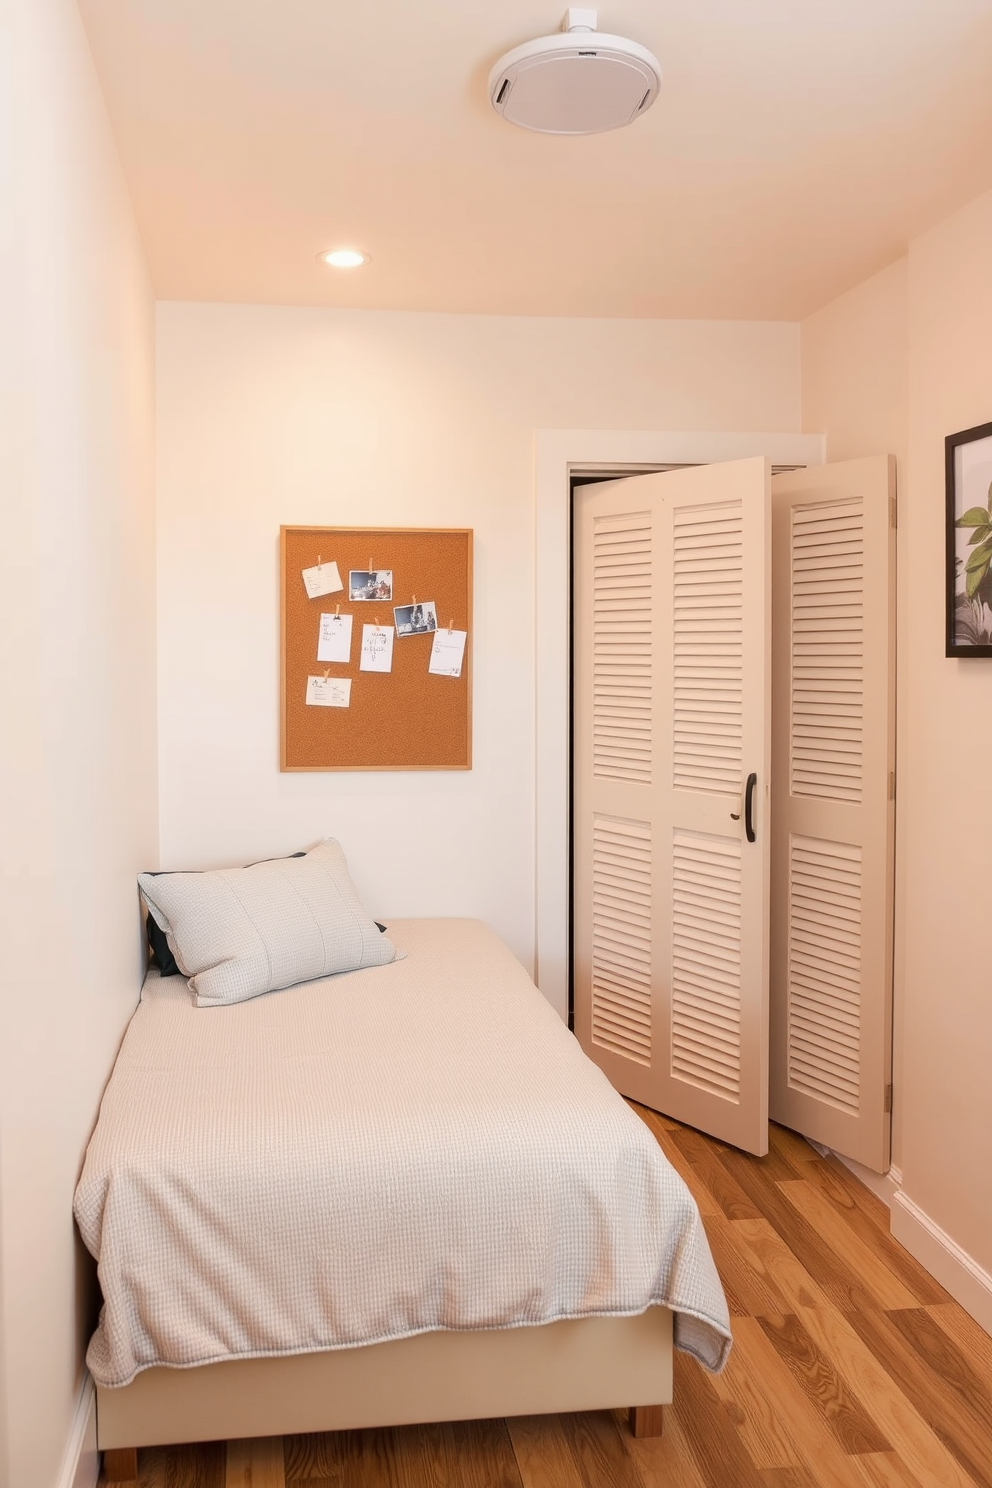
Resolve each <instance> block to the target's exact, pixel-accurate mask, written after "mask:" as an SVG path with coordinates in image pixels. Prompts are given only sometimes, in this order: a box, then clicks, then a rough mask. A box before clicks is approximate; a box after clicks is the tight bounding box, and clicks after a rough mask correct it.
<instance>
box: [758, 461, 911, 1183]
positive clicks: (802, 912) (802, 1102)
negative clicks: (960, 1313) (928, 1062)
mask: <svg viewBox="0 0 992 1488" xmlns="http://www.w3.org/2000/svg"><path fill="white" fill-rule="evenodd" d="M772 523H773V532H774V548H773V563H772V569H773V575H774V584H773V588H774V604H773V618H772V638H773V654H774V668H775V670H774V684H773V690H774V707H773V717H774V725H773V726H774V736H773V748H772V833H773V840H772V983H771V998H772V1014H771V1041H772V1042H771V1103H770V1104H771V1115H772V1117H773V1119H774V1120H776V1121H781V1122H783V1123H784V1124H785V1125H786V1126H791V1127H793V1128H795V1129H796V1130H797V1131H801V1132H803V1133H804V1134H805V1135H806V1136H809V1137H812V1138H813V1139H814V1140H815V1141H819V1142H823V1143H825V1144H826V1145H827V1146H828V1147H833V1148H835V1149H836V1151H838V1152H843V1153H844V1154H846V1156H848V1157H853V1158H855V1159H857V1161H859V1162H862V1163H864V1164H865V1165H866V1166H867V1167H869V1168H874V1169H875V1170H876V1171H877V1172H884V1170H885V1169H886V1168H887V1167H888V1165H889V1132H890V1125H891V1123H890V1119H889V1110H890V1106H891V1101H890V1095H891V1084H890V1080H891V1027H892V915H893V908H892V898H893V871H894V859H893V846H894V833H895V799H894V798H895V774H894V771H895V538H896V533H895V462H894V460H893V459H892V458H891V457H890V456H884V455H883V456H876V457H874V458H872V459H865V460H851V461H846V462H844V463H842V464H837V465H821V466H817V467H814V468H812V469H809V470H797V471H793V472H790V473H789V474H784V475H777V476H774V477H773V479H772Z"/></svg>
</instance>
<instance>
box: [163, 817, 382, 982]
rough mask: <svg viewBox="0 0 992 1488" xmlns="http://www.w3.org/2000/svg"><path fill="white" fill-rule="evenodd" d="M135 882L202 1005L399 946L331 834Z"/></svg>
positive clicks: (376, 959) (375, 958) (355, 964)
mask: <svg viewBox="0 0 992 1488" xmlns="http://www.w3.org/2000/svg"><path fill="white" fill-rule="evenodd" d="M138 883H139V884H140V885H141V892H142V894H143V895H144V896H145V900H146V902H147V904H148V912H149V914H150V915H152V916H154V918H155V921H156V923H157V924H158V925H159V926H160V928H161V929H162V930H164V932H165V934H166V938H167V940H168V944H169V949H170V950H171V951H172V953H173V955H174V956H175V958H176V962H177V964H178V966H179V969H180V971H181V972H182V974H183V976H186V977H189V984H190V987H191V988H192V989H193V992H194V993H195V995H196V1002H197V1006H198V1007H212V1006H215V1005H220V1004H223V1003H231V1002H244V1001H245V1000H246V999H247V998H249V997H258V996H259V995H260V994H261V993H263V992H274V991H276V990H277V989H278V988H280V987H290V986H292V985H293V984H294V983H295V982H309V981H312V980H313V978H315V977H325V976H332V975H333V974H335V973H336V972H340V971H357V970H358V968H359V967H362V966H382V965H384V964H385V963H386V962H387V961H392V960H393V959H394V957H395V955H396V950H395V947H394V946H393V944H392V942H391V941H390V940H389V939H388V938H387V937H386V936H385V935H382V934H380V932H379V928H378V926H377V925H376V922H375V920H373V919H372V918H371V917H370V916H369V915H368V914H367V913H366V912H365V910H364V909H363V907H362V905H361V902H360V901H359V898H358V895H357V893H356V892H355V886H354V884H353V883H352V881H351V878H350V876H349V874H348V866H347V864H346V863H345V860H344V853H343V852H342V851H341V848H340V846H339V845H338V843H337V842H335V841H334V839H333V838H328V839H327V841H326V842H322V843H321V844H320V846H319V847H315V848H314V849H313V851H312V852H308V853H304V854H303V855H302V856H299V857H295V858H275V859H273V860H272V861H271V862H267V863H255V864H253V865H252V866H251V867H250V868H221V869H218V870H216V871H215V872H210V873H139V875H138Z"/></svg>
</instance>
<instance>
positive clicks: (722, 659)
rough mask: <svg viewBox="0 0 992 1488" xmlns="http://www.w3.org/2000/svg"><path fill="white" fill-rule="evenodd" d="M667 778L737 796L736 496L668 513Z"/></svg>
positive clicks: (739, 537) (739, 531)
mask: <svg viewBox="0 0 992 1488" xmlns="http://www.w3.org/2000/svg"><path fill="white" fill-rule="evenodd" d="M673 524H674V531H673V564H674V577H673V611H672V644H673V662H674V695H673V784H674V785H675V787H676V789H679V790H688V791H703V792H716V793H719V794H722V795H733V794H736V793H737V792H738V791H739V790H740V788H741V775H742V759H741V747H742V716H741V710H742V700H743V670H742V668H743V654H742V630H741V621H742V613H743V612H742V598H743V587H742V586H743V557H742V554H743V549H742V542H743V527H742V516H741V507H740V503H739V502H735V503H728V504H726V505H714V506H708V507H702V508H694V507H689V506H684V507H678V508H676V510H675V511H674V513H673Z"/></svg>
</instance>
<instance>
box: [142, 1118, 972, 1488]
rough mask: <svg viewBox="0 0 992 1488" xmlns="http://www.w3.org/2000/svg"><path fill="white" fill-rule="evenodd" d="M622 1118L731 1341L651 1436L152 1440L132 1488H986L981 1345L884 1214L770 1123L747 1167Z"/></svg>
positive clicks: (446, 1434) (723, 1151)
mask: <svg viewBox="0 0 992 1488" xmlns="http://www.w3.org/2000/svg"><path fill="white" fill-rule="evenodd" d="M635 1109H636V1110H638V1111H639V1114H640V1115H641V1116H642V1118H643V1119H644V1120H645V1121H646V1122H647V1123H648V1125H649V1126H650V1127H651V1129H652V1131H654V1132H655V1134H656V1136H657V1138H658V1141H659V1142H660V1143H661V1146H662V1147H663V1148H664V1150H665V1152H666V1153H667V1154H668V1156H669V1158H670V1159H671V1161H672V1162H673V1163H674V1165H675V1166H676V1167H677V1168H678V1169H679V1171H680V1172H681V1173H682V1175H683V1177H684V1178H685V1179H686V1181H687V1183H688V1184H689V1187H690V1188H691V1189H692V1191H693V1193H694V1194H695V1196H696V1200H697V1202H698V1204H699V1207H700V1210H701V1211H702V1215H703V1219H704V1221H705V1224H706V1229H707V1232H708V1234H709V1237H710V1244H711V1246H712V1249H713V1254H714V1257H715V1259H716V1263H717V1266H718V1268H719V1271H720V1275H721V1277H722V1278H723V1284H724V1287H725V1288H726V1292H727V1297H728V1299H729V1302H730V1311H731V1314H732V1321H733V1331H734V1340H735V1346H734V1350H733V1353H732V1355H731V1359H730V1363H729V1364H728V1366H727V1368H726V1370H725V1371H724V1373H723V1374H722V1375H718V1376H712V1375H708V1374H706V1373H705V1371H704V1370H702V1369H701V1368H700V1367H699V1366H698V1365H697V1364H695V1363H694V1362H693V1361H692V1360H690V1359H687V1358H685V1357H684V1356H683V1355H681V1354H677V1355H676V1359H675V1404H674V1406H673V1407H672V1408H671V1409H670V1410H668V1411H667V1412H666V1420H665V1434H664V1436H663V1437H662V1438H661V1439H657V1440H648V1441H635V1440H634V1439H633V1438H632V1437H631V1436H630V1434H629V1432H628V1430H627V1425H626V1420H625V1417H624V1413H623V1412H620V1413H612V1412H608V1411H602V1412H598V1413H592V1414H589V1415H577V1416H548V1417H542V1416H535V1417H530V1418H526V1419H515V1420H509V1421H478V1422H471V1423H468V1424H461V1425H438V1426H423V1427H407V1428H403V1429H399V1430H392V1431H355V1432H338V1433H334V1434H327V1435H324V1436H309V1437H286V1438H285V1439H283V1438H269V1439H266V1440H259V1441H254V1442H229V1443H227V1444H223V1443H221V1444H214V1445H209V1446H193V1447H183V1448H175V1447H168V1448H149V1449H146V1450H144V1451H143V1452H142V1453H141V1454H140V1457H139V1479H138V1481H139V1483H140V1484H141V1485H142V1488H235V1485H236V1488H284V1485H289V1484H294V1483H305V1484H307V1485H308V1488H460V1485H464V1488H621V1485H622V1488H704V1485H705V1488H821V1485H822V1488H976V1485H978V1488H992V1339H989V1337H988V1335H987V1334H985V1333H983V1332H982V1330H981V1329H980V1328H979V1327H978V1325H977V1324H976V1323H974V1322H973V1321H972V1320H971V1318H969V1317H968V1315H967V1314H966V1313H965V1312H964V1311H963V1310H962V1309H961V1308H960V1307H958V1306H957V1304H956V1303H955V1302H952V1301H951V1299H950V1298H949V1297H948V1295H947V1293H946V1292H944V1291H943V1290H942V1289H941V1287H939V1286H938V1285H937V1283H936V1282H935V1281H933V1280H932V1279H931V1277H930V1276H928V1275H927V1273H926V1272H925V1271H924V1270H923V1269H922V1267H920V1266H919V1265H917V1263H916V1262H915V1261H914V1260H913V1259H912V1258H911V1257H910V1256H909V1255H908V1254H907V1252H906V1251H904V1250H903V1249H902V1247H901V1246H899V1245H898V1244H896V1242H895V1241H893V1240H892V1239H891V1237H890V1236H889V1233H888V1211H887V1210H886V1208H885V1206H884V1205H883V1204H882V1203H881V1202H880V1201H879V1200H877V1199H876V1198H875V1197H874V1196H873V1195H872V1194H871V1193H869V1192H868V1190H867V1189H865V1188H863V1187H862V1186H861V1184H859V1183H858V1182H856V1180H855V1179H853V1178H852V1177H851V1176H850V1175H849V1174H848V1173H847V1171H846V1170H845V1169H844V1168H843V1167H841V1166H840V1164H839V1163H836V1162H835V1161H834V1160H828V1161H824V1160H822V1159H821V1158H819V1157H818V1156H817V1154H816V1153H815V1152H814V1151H813V1149H812V1148H811V1147H809V1146H808V1145H807V1144H806V1143H805V1142H803V1141H802V1140H801V1139H800V1138H799V1137H796V1136H795V1135H793V1134H792V1133H791V1132H788V1131H785V1130H784V1129H782V1128H780V1127H773V1128H772V1132H771V1141H772V1147H771V1151H770V1152H769V1155H768V1156H767V1157H765V1158H750V1157H745V1156H744V1155H743V1154H742V1153H739V1152H737V1151H735V1150H734V1149H733V1148H727V1147H723V1146H721V1145H720V1144H719V1143H717V1142H714V1141H711V1140H710V1139H709V1138H707V1137H702V1136H700V1135H699V1133H698V1132H695V1131H692V1130H690V1129H689V1128H686V1127H681V1126H679V1125H678V1124H677V1123H676V1122H673V1121H669V1120H668V1119H667V1118H665V1117H659V1116H655V1115H654V1114H653V1113H651V1112H648V1111H644V1110H641V1109H640V1108H639V1107H635Z"/></svg>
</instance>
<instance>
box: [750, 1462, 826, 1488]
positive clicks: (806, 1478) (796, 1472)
mask: <svg viewBox="0 0 992 1488" xmlns="http://www.w3.org/2000/svg"><path fill="white" fill-rule="evenodd" d="M761 1481H762V1483H764V1485H765V1488H820V1485H819V1480H818V1478H816V1477H815V1476H814V1474H813V1473H812V1472H811V1471H810V1469H809V1468H808V1467H766V1468H764V1469H763V1470H762V1473H761Z"/></svg>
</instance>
